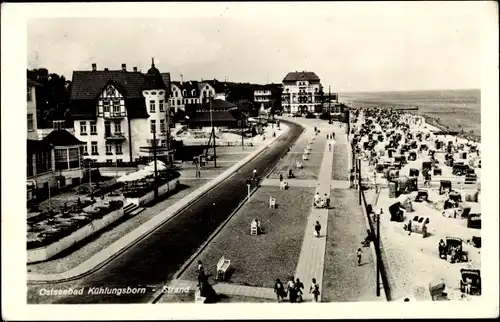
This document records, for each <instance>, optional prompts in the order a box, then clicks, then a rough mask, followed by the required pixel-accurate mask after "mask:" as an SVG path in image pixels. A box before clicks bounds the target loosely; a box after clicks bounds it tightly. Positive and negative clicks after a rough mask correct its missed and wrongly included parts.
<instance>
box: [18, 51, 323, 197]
mask: <svg viewBox="0 0 500 322" xmlns="http://www.w3.org/2000/svg"><path fill="white" fill-rule="evenodd" d="M37 86H39V84H37V83H36V82H34V81H32V80H28V82H27V93H28V94H27V123H28V135H27V137H28V142H27V149H28V160H27V167H28V169H27V174H28V186H29V188H28V199H30V197H33V196H34V195H35V192H36V191H40V190H41V191H42V192H41V193H38V195H40V194H41V195H44V194H47V193H48V190H49V189H50V188H58V187H61V186H65V185H68V184H76V183H78V182H79V180H80V178H82V176H83V171H82V165H83V164H84V162H83V160H84V159H87V160H90V161H91V163H93V164H97V165H100V166H104V167H106V166H109V167H126V166H131V165H134V164H136V163H137V162H138V161H141V160H145V161H147V160H150V159H152V158H153V151H154V150H155V148H156V154H157V157H159V158H168V157H169V156H170V155H171V154H172V147H170V146H169V142H171V140H170V139H171V137H170V135H171V134H170V133H171V132H170V128H172V127H175V125H176V124H183V125H186V126H188V127H190V128H196V129H206V130H211V128H212V126H214V127H216V128H222V127H224V128H234V127H243V126H245V125H246V116H247V115H245V113H244V112H245V111H242V110H241V109H240V108H238V107H237V106H236V105H235V104H233V103H231V102H228V101H226V93H227V91H226V88H225V84H224V83H222V82H219V81H217V80H210V81H200V82H198V81H188V82H175V81H172V80H171V78H170V73H166V72H163V73H162V72H160V71H159V70H158V69H157V68H156V66H155V63H154V60H153V61H152V62H151V67H150V68H149V70H148V71H147V72H146V73H142V72H140V71H138V70H137V68H135V67H134V68H133V69H132V70H131V71H129V70H127V68H126V65H125V64H122V66H121V69H118V70H109V69H107V68H105V69H103V70H98V69H97V65H96V64H92V68H91V69H90V70H87V71H74V72H73V75H72V85H71V91H70V115H71V122H72V127H71V128H63V124H64V122H62V121H58V120H55V121H54V128H53V129H51V130H43V131H39V130H38V129H37V120H36V114H37V113H36V88H37ZM323 95H324V93H323V90H322V86H321V83H320V80H319V77H318V76H317V75H316V74H315V73H312V72H305V71H304V72H291V73H289V74H288V75H287V76H286V77H285V78H284V80H283V84H269V85H263V86H258V87H257V88H255V91H254V101H255V102H256V103H257V104H260V105H261V108H262V109H263V110H266V109H269V108H270V107H271V106H273V105H274V106H276V101H279V100H281V101H282V107H283V111H284V112H285V113H297V112H306V111H310V112H317V111H318V110H321V109H322V104H323V102H324V97H323ZM155 146H156V147H155Z"/></svg>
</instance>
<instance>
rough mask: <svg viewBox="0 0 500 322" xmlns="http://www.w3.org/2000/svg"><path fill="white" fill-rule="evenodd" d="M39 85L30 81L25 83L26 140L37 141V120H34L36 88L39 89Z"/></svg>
mask: <svg viewBox="0 0 500 322" xmlns="http://www.w3.org/2000/svg"><path fill="white" fill-rule="evenodd" d="M39 86H40V84H38V83H37V82H34V81H32V80H30V79H28V81H27V86H26V96H27V97H26V110H27V114H26V121H27V128H28V140H37V139H38V132H37V128H38V127H37V120H36V88H37V87H39Z"/></svg>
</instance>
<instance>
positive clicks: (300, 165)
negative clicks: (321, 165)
mask: <svg viewBox="0 0 500 322" xmlns="http://www.w3.org/2000/svg"><path fill="white" fill-rule="evenodd" d="M295 166H296V167H297V169H302V162H300V161H297V162H296V163H295Z"/></svg>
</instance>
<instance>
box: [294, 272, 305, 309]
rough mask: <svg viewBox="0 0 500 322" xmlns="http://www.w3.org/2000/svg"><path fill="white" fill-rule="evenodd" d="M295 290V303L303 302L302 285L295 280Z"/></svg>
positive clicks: (298, 280)
mask: <svg viewBox="0 0 500 322" xmlns="http://www.w3.org/2000/svg"><path fill="white" fill-rule="evenodd" d="M295 290H296V291H297V302H299V303H301V302H303V301H304V299H303V297H302V295H303V294H304V291H303V290H304V283H302V282H301V281H300V279H298V278H297V280H296V281H295Z"/></svg>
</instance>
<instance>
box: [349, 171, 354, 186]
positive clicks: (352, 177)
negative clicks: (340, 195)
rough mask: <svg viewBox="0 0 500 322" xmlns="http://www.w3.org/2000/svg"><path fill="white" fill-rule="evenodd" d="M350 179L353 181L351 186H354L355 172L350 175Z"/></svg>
mask: <svg viewBox="0 0 500 322" xmlns="http://www.w3.org/2000/svg"><path fill="white" fill-rule="evenodd" d="M349 181H350V182H351V186H350V188H352V187H354V173H353V172H351V175H350V176H349Z"/></svg>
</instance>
